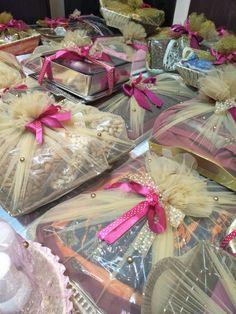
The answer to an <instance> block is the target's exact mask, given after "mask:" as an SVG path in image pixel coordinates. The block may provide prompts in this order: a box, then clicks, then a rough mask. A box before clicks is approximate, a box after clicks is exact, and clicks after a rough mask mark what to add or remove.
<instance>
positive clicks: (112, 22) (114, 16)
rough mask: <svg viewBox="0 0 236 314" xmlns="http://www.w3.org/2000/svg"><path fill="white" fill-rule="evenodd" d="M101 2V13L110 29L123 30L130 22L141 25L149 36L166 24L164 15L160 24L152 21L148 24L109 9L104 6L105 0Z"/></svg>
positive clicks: (100, 0)
mask: <svg viewBox="0 0 236 314" xmlns="http://www.w3.org/2000/svg"><path fill="white" fill-rule="evenodd" d="M99 2H100V12H101V14H102V16H103V17H104V19H105V21H106V24H107V25H108V26H110V27H114V28H118V29H121V28H124V26H125V25H126V24H128V23H129V22H130V21H133V22H136V23H138V24H141V25H142V26H143V27H144V29H145V31H146V33H147V35H149V34H152V33H154V32H155V31H156V29H157V27H158V26H159V25H161V24H162V23H163V22H164V18H163V16H162V15H160V17H159V22H157V23H154V22H152V21H151V20H150V21H148V22H142V21H141V20H139V19H135V18H131V17H130V16H127V15H124V14H121V13H118V12H115V11H112V10H110V9H109V8H107V7H105V6H104V2H103V0H99Z"/></svg>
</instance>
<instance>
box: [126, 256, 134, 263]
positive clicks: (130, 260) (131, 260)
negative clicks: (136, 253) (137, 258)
mask: <svg viewBox="0 0 236 314" xmlns="http://www.w3.org/2000/svg"><path fill="white" fill-rule="evenodd" d="M127 262H128V263H129V264H132V263H133V257H132V256H128V257H127Z"/></svg>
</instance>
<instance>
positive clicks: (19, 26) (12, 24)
mask: <svg viewBox="0 0 236 314" xmlns="http://www.w3.org/2000/svg"><path fill="white" fill-rule="evenodd" d="M8 28H14V29H16V30H18V31H24V30H26V29H27V28H28V25H27V24H25V22H23V21H21V20H14V19H12V20H10V21H9V22H8V23H1V24H0V32H4V31H5V30H6V29H8Z"/></svg>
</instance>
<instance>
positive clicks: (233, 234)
mask: <svg viewBox="0 0 236 314" xmlns="http://www.w3.org/2000/svg"><path fill="white" fill-rule="evenodd" d="M235 238H236V230H233V231H232V232H230V233H229V234H228V235H227V236H226V237H225V238H224V239H223V240H222V242H221V244H220V247H221V249H223V250H225V249H226V248H227V246H228V245H229V242H230V241H232V240H234V239H235ZM233 255H234V256H236V253H233Z"/></svg>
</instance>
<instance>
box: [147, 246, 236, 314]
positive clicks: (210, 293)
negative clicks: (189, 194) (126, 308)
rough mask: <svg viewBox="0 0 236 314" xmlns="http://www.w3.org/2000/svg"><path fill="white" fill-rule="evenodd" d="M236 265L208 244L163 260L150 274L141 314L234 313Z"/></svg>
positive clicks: (235, 309) (222, 252)
mask: <svg viewBox="0 0 236 314" xmlns="http://www.w3.org/2000/svg"><path fill="white" fill-rule="evenodd" d="M235 262H236V260H235V257H233V256H231V255H229V254H228V253H226V252H225V251H223V250H220V249H218V248H217V247H215V246H212V245H210V244H209V243H207V242H201V243H200V244H199V245H197V246H196V247H195V248H194V249H192V250H191V251H190V252H188V253H187V254H185V255H183V256H181V258H165V259H163V260H161V261H160V262H159V263H157V264H156V265H155V266H154V268H153V270H152V271H151V273H150V274H149V277H148V280H147V283H146V286H145V291H144V300H143V304H142V312H141V313H142V314H161V313H164V312H166V313H189V314H195V313H199V314H203V313H222V314H226V313H230V314H233V313H235V311H236V297H235V295H236V291H235V279H236V278H235V272H236V263H235Z"/></svg>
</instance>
